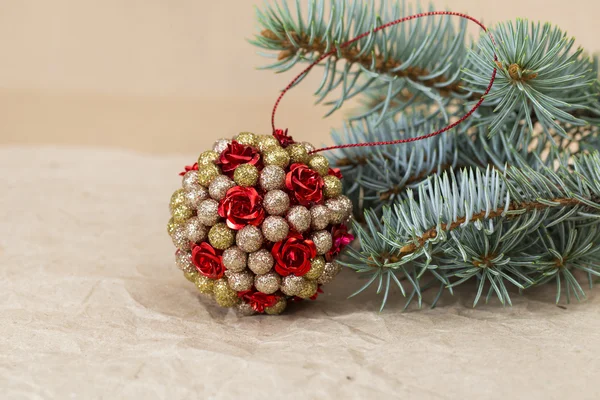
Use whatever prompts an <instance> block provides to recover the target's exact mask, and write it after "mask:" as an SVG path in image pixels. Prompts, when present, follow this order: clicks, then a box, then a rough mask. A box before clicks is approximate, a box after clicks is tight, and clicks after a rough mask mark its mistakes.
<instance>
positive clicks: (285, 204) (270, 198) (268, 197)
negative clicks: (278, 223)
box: [263, 190, 290, 215]
mask: <svg viewBox="0 0 600 400" xmlns="http://www.w3.org/2000/svg"><path fill="white" fill-rule="evenodd" d="M263 207H264V208H265V210H266V211H267V213H269V214H271V215H283V214H285V212H286V211H287V210H288V208H290V197H289V196H288V195H287V193H286V192H284V191H283V190H271V191H270V192H267V194H265V197H264V199H263Z"/></svg>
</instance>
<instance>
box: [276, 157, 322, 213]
mask: <svg viewBox="0 0 600 400" xmlns="http://www.w3.org/2000/svg"><path fill="white" fill-rule="evenodd" d="M285 186H286V187H287V188H288V190H289V191H290V192H292V195H293V196H294V198H295V199H296V200H297V201H298V203H299V204H301V205H303V206H309V205H310V204H311V203H320V202H321V201H322V200H323V178H321V176H320V175H319V173H318V172H316V171H313V170H312V169H310V168H308V167H307V166H306V165H304V164H292V166H291V167H290V172H288V174H287V176H286V178H285Z"/></svg>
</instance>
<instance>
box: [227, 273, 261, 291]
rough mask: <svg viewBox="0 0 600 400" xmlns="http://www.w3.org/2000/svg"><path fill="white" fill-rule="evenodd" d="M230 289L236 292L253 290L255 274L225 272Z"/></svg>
mask: <svg viewBox="0 0 600 400" xmlns="http://www.w3.org/2000/svg"><path fill="white" fill-rule="evenodd" d="M225 274H226V275H227V283H229V287H230V288H231V289H233V290H235V291H236V292H243V291H245V290H250V289H252V285H253V284H254V274H253V273H252V272H250V271H248V270H245V271H242V272H231V271H227V272H225Z"/></svg>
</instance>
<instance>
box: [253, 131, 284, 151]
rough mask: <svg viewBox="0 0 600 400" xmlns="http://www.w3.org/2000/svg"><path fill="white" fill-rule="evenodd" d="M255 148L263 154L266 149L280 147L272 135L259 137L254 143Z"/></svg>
mask: <svg viewBox="0 0 600 400" xmlns="http://www.w3.org/2000/svg"><path fill="white" fill-rule="evenodd" d="M256 147H258V150H260V152H261V153H264V152H265V151H266V150H267V149H270V148H272V147H281V145H280V144H279V140H277V139H275V137H274V136H273V135H260V136H259V137H258V139H257V141H256Z"/></svg>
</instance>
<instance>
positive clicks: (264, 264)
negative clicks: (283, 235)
mask: <svg viewBox="0 0 600 400" xmlns="http://www.w3.org/2000/svg"><path fill="white" fill-rule="evenodd" d="M273 264H275V260H274V259H273V256H272V255H271V252H270V251H269V250H266V249H260V250H258V251H255V252H254V253H250V254H249V255H248V268H250V270H251V271H252V272H254V273H255V274H256V275H264V274H266V273H268V272H270V271H271V269H272V268H273Z"/></svg>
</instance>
